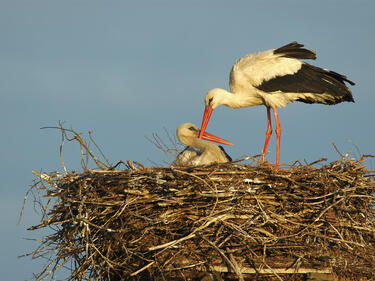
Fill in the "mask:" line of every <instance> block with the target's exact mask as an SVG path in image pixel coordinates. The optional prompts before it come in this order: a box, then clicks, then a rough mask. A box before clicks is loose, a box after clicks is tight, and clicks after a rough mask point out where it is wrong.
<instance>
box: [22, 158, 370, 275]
mask: <svg viewBox="0 0 375 281" xmlns="http://www.w3.org/2000/svg"><path fill="white" fill-rule="evenodd" d="M129 164H131V163H129ZM371 172H372V171H368V170H366V167H365V165H363V158H362V159H361V160H352V159H350V158H348V157H344V158H342V159H340V160H338V161H335V162H333V163H330V164H327V165H322V166H321V167H316V165H315V166H314V165H301V164H298V165H295V166H291V167H288V168H285V169H281V170H276V169H274V168H273V167H272V166H267V165H240V164H221V165H211V166H208V167H163V168H144V167H140V166H139V167H136V166H134V165H129V166H128V168H126V169H124V170H106V169H102V170H99V169H98V170H89V169H86V170H85V171H84V172H82V173H76V172H70V173H69V172H68V173H57V172H55V173H48V174H47V173H37V172H34V174H36V175H37V176H38V178H37V179H36V180H35V183H34V185H33V186H32V187H31V188H30V190H29V193H30V194H33V196H34V200H35V201H36V202H37V203H38V206H40V209H41V222H40V224H38V225H35V226H32V227H30V228H29V230H36V229H45V228H48V229H49V233H50V234H49V235H46V236H44V237H42V239H41V242H40V245H39V246H38V247H37V248H36V249H35V250H34V251H33V252H31V253H29V254H27V256H33V257H46V258H47V259H48V262H47V264H46V266H45V268H44V269H43V270H42V271H41V272H40V273H39V274H37V275H35V279H37V280H42V279H47V278H51V279H52V278H54V276H55V273H56V272H57V270H58V269H59V268H61V267H67V266H68V267H69V268H70V270H71V272H70V276H69V277H68V279H69V280H203V279H204V278H206V277H207V275H211V276H210V278H211V279H204V280H222V279H221V278H223V279H228V280H229V279H234V280H246V279H248V278H252V279H251V280H254V276H257V277H256V278H258V279H257V280H261V279H260V278H261V277H262V276H268V277H267V278H268V279H267V280H291V279H290V278H291V277H290V276H294V277H296V276H298V275H297V274H302V273H311V272H315V273H317V272H318V273H319V272H320V273H334V274H336V275H338V276H345V277H347V278H352V279H353V280H359V279H360V278H365V279H368V280H370V279H373V278H375V274H374V271H373V269H374V267H375V254H374V253H375V239H374V238H375V237H374V236H375V225H374V223H375V209H374V192H375V180H374V175H373V174H371ZM202 276H203V277H202ZM202 278H203V279H202ZM262 280H263V279H262ZM293 280H296V279H293Z"/></svg>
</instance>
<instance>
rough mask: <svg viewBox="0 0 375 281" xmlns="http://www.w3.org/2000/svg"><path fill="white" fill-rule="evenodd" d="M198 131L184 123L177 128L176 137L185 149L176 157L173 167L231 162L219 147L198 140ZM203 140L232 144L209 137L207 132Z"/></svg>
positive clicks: (212, 136)
mask: <svg viewBox="0 0 375 281" xmlns="http://www.w3.org/2000/svg"><path fill="white" fill-rule="evenodd" d="M198 134H199V129H198V128H197V126H195V125H194V124H191V123H184V124H182V125H181V126H179V127H178V128H177V137H178V139H179V140H180V142H182V143H183V144H185V145H187V147H186V148H185V149H184V150H183V151H182V152H181V153H180V154H179V155H178V156H177V158H176V160H175V161H174V163H173V165H177V166H185V165H193V166H198V165H209V164H212V163H226V162H230V161H232V159H231V158H230V157H229V155H228V154H227V153H226V152H225V151H224V149H223V148H222V147H221V146H217V145H216V144H214V143H212V142H208V141H204V140H201V139H199V138H198ZM202 138H203V139H206V140H209V141H214V142H218V143H222V144H226V145H232V143H230V142H228V141H226V140H224V139H221V138H219V137H216V136H214V135H211V134H209V133H207V132H204V133H203V136H202Z"/></svg>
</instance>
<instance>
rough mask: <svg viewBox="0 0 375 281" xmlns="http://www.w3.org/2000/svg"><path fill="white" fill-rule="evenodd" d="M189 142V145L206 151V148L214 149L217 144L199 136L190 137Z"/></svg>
mask: <svg viewBox="0 0 375 281" xmlns="http://www.w3.org/2000/svg"><path fill="white" fill-rule="evenodd" d="M189 142H190V144H189V145H190V146H192V147H195V148H198V149H200V150H201V151H202V152H204V151H206V150H210V149H211V150H214V149H216V148H217V147H218V146H217V145H216V144H214V143H212V142H209V141H205V140H202V139H199V138H191V139H190V140H189Z"/></svg>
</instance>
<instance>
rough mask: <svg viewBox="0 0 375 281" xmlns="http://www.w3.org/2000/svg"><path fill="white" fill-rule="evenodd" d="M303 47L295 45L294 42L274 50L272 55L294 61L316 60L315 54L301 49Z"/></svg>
mask: <svg viewBox="0 0 375 281" xmlns="http://www.w3.org/2000/svg"><path fill="white" fill-rule="evenodd" d="M303 46H304V45H302V44H299V43H297V42H296V41H294V42H292V43H289V44H287V45H285V46H282V47H280V48H278V49H276V50H274V51H273V52H274V54H280V55H282V56H283V57H287V58H295V59H312V60H315V59H316V53H315V52H314V51H313V50H309V49H305V48H302V47H303Z"/></svg>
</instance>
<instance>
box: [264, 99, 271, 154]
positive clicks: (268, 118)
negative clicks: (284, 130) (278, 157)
mask: <svg viewBox="0 0 375 281" xmlns="http://www.w3.org/2000/svg"><path fill="white" fill-rule="evenodd" d="M267 120H268V127H267V131H266V141H265V143H264V148H263V153H262V161H264V157H265V156H266V153H267V146H268V142H269V141H270V137H271V135H272V126H271V108H270V107H269V106H267Z"/></svg>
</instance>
